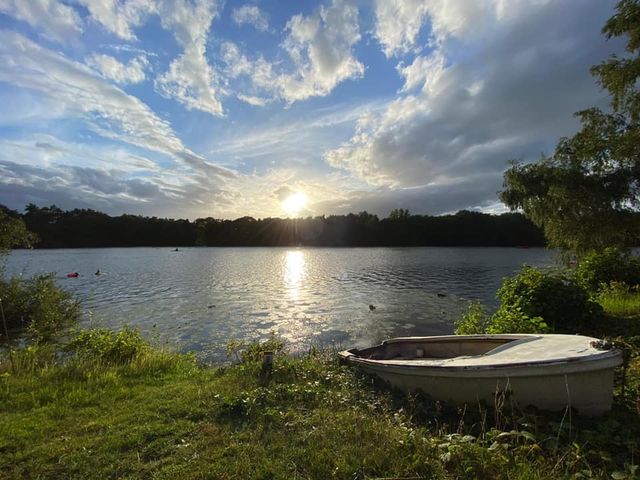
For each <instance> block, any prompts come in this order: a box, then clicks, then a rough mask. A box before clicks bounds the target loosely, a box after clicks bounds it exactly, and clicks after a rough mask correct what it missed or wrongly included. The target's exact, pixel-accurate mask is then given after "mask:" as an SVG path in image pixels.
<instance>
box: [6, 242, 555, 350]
mask: <svg viewBox="0 0 640 480" xmlns="http://www.w3.org/2000/svg"><path fill="white" fill-rule="evenodd" d="M551 260H552V258H551V254H550V253H549V252H547V251H545V250H542V249H528V250H521V249H508V248H405V249H394V248H375V249H357V248H356V249H331V248H315V249H314V248H309V249H284V248H271V249H269V248H184V249H181V251H180V252H179V253H176V252H172V251H171V250H170V249H163V248H132V249H77V250H72V249H63V250H35V251H14V252H12V253H11V255H10V257H9V258H8V261H7V272H8V273H16V274H19V273H21V272H24V274H31V273H46V272H57V276H56V281H57V282H58V283H59V284H60V285H62V286H63V287H65V288H68V289H69V290H71V291H72V292H74V293H75V294H76V295H77V296H78V298H79V299H80V300H81V302H82V306H83V311H84V315H83V322H84V323H85V324H92V325H105V326H110V327H118V326H120V325H123V324H129V325H133V326H136V327H138V328H140V329H141V330H143V331H144V332H149V333H150V332H152V331H154V330H155V331H157V332H159V334H160V336H161V337H162V338H164V339H166V340H167V341H169V342H171V343H175V344H179V345H180V346H181V348H182V349H183V350H196V351H198V352H200V354H201V355H202V356H203V357H204V358H206V359H211V360H220V359H221V358H222V357H223V352H224V345H225V344H226V342H227V340H228V339H230V338H236V339H242V340H253V339H260V338H264V337H265V336H267V335H268V334H269V333H270V332H276V333H277V334H279V335H281V336H283V337H284V338H286V339H287V340H288V341H289V343H290V344H291V345H292V346H293V347H294V348H299V349H304V348H308V347H309V346H310V345H311V344H318V343H319V344H341V345H355V346H363V345H367V344H370V343H372V342H376V341H379V340H382V339H384V338H387V337H390V336H396V335H428V334H444V333H451V332H452V330H453V322H454V321H455V319H456V318H458V317H459V316H460V314H461V313H462V312H463V311H464V309H465V308H466V305H467V303H468V301H469V300H470V299H478V300H481V301H483V302H485V303H487V304H489V305H492V306H493V305H495V298H494V295H495V291H496V290H497V288H498V287H499V285H500V283H501V280H502V278H503V277H505V276H507V275H510V274H511V273H512V272H513V271H515V270H517V269H518V268H519V267H520V265H521V264H523V263H527V264H529V265H534V266H543V265H548V264H550V263H551ZM98 268H99V269H100V270H101V271H102V272H104V275H100V276H95V275H93V272H95V271H96V270H97V269H98ZM70 271H77V272H80V277H79V278H66V276H65V274H66V272H70ZM369 305H374V306H375V307H376V308H375V310H373V311H371V310H370V309H369ZM154 327H155V328H154Z"/></svg>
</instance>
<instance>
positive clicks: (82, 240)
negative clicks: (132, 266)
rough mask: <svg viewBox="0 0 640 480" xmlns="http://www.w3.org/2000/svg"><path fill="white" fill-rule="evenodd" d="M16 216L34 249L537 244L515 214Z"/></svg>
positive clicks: (34, 209)
mask: <svg viewBox="0 0 640 480" xmlns="http://www.w3.org/2000/svg"><path fill="white" fill-rule="evenodd" d="M0 207H1V208H3V210H5V211H7V212H8V213H9V214H10V215H12V216H16V217H20V218H22V219H23V220H24V221H25V223H26V225H27V228H28V229H29V230H30V231H32V232H34V233H36V234H37V235H38V238H39V241H38V243H37V244H36V246H37V247H38V248H62V247H69V248H78V247H138V246H297V245H303V246H367V247H368V246H543V245H544V244H545V239H544V236H543V234H542V232H541V230H540V229H538V228H537V227H536V226H535V225H533V224H532V223H531V222H530V221H529V220H527V219H526V218H525V217H524V216H523V215H521V214H518V213H504V214H502V215H489V214H485V213H479V212H470V211H466V210H462V211H460V212H458V213H456V214H455V215H441V216H429V215H411V214H409V212H408V211H407V210H402V209H397V210H393V211H392V212H391V214H390V215H389V217H387V218H383V219H380V218H378V217H377V216H376V215H372V214H370V213H367V212H360V213H358V214H348V215H329V216H321V217H308V218H300V219H289V218H284V219H283V218H264V219H259V220H256V219H255V218H252V217H242V218H238V219H236V220H218V219H214V218H199V219H197V220H195V221H189V220H173V219H166V218H157V217H143V216H139V215H121V216H118V217H111V216H109V215H107V214H105V213H101V212H97V211H95V210H85V209H75V210H71V211H63V210H61V209H60V208H58V207H56V206H55V205H52V206H50V207H38V206H36V205H34V204H29V205H27V207H26V209H25V213H24V214H20V213H18V212H15V211H12V210H9V209H7V208H6V207H2V206H0Z"/></svg>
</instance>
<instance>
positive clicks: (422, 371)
mask: <svg viewBox="0 0 640 480" xmlns="http://www.w3.org/2000/svg"><path fill="white" fill-rule="evenodd" d="M536 338H540V339H542V338H544V335H535V334H496V335H482V334H480V335H441V336H428V337H396V338H392V339H389V340H385V341H384V342H382V343H381V344H379V345H376V346H374V347H369V348H375V347H382V346H384V345H386V344H389V343H402V342H406V343H412V342H420V341H428V340H430V339H431V340H436V339H437V340H438V341H442V342H445V343H446V342H450V341H456V340H457V341H461V340H462V341H464V340H467V341H468V340H472V341H473V340H477V341H482V340H490V339H513V341H518V340H523V339H526V340H529V339H536ZM594 340H595V339H594ZM508 343H510V342H508ZM505 345H506V344H505ZM502 346H503V345H501V346H499V347H496V348H500V347H502ZM359 351H360V349H357V348H353V349H350V350H344V351H342V352H339V354H338V355H339V356H340V357H341V358H342V359H343V360H345V361H348V362H350V363H352V364H357V365H362V366H366V367H370V368H371V369H382V370H394V373H395V374H398V375H401V374H405V375H423V376H438V377H446V376H451V375H457V376H466V375H465V374H468V375H477V374H478V373H482V377H483V378H487V377H489V378H490V377H493V376H499V377H504V376H505V372H506V371H512V376H541V375H563V374H573V373H580V372H589V371H597V370H606V369H609V368H615V367H617V366H619V365H621V364H622V362H623V359H622V352H621V351H620V350H618V349H611V350H602V351H598V352H597V353H594V354H592V355H589V356H584V357H573V358H568V359H559V358H554V359H547V360H534V361H520V362H517V361H516V362H513V363H493V364H491V363H489V364H483V365H477V364H476V365H473V364H471V365H429V364H424V363H422V364H420V363H418V362H428V361H429V359H426V358H424V359H423V358H416V359H411V360H393V359H381V360H375V359H369V358H363V357H359V356H358V355H357V353H356V352H359ZM487 353H488V352H487ZM483 355H484V354H483ZM478 356H481V355H474V356H471V357H472V358H474V357H478ZM461 357H465V356H461ZM452 358H458V357H452ZM432 360H446V359H432ZM596 364H602V365H596ZM554 367H555V368H554ZM560 367H562V371H559V372H557V373H553V372H552V371H549V368H551V369H552V370H559V369H560ZM536 368H544V369H545V370H544V371H541V372H539V373H536V372H535V371H534V369H536ZM492 372H495V374H494V375H491V373H492Z"/></svg>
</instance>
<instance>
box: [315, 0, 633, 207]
mask: <svg viewBox="0 0 640 480" xmlns="http://www.w3.org/2000/svg"><path fill="white" fill-rule="evenodd" d="M381 3H386V2H381ZM424 3H425V5H427V6H428V9H427V12H428V13H427V14H425V17H424V18H423V20H422V21H423V22H425V24H426V23H427V19H428V20H429V22H428V23H430V24H432V25H433V28H434V29H435V30H434V31H433V32H431V33H432V38H435V37H437V41H436V42H435V43H433V44H432V45H431V46H430V48H431V52H430V53H429V54H426V55H425V54H423V55H419V56H417V57H415V58H414V60H413V61H412V62H411V63H410V64H409V65H406V66H405V65H404V64H400V65H399V66H398V71H399V73H400V74H401V75H402V77H403V78H404V80H405V83H404V86H403V88H402V90H401V91H400V92H399V93H400V95H399V97H398V98H397V99H396V100H395V101H393V102H391V103H390V104H389V106H388V107H387V109H386V110H385V111H384V112H383V113H382V114H380V115H364V116H363V117H362V118H361V120H360V121H359V122H358V126H357V128H356V131H355V133H354V135H353V136H352V138H351V139H350V140H349V141H348V142H344V143H343V144H342V145H340V146H339V147H338V148H334V149H332V150H330V151H327V152H326V154H325V159H326V161H327V162H328V164H329V165H331V166H333V167H335V168H338V169H341V170H344V171H346V172H349V173H350V174H352V175H354V176H355V177H357V178H359V179H361V180H362V181H365V182H367V183H368V184H369V185H371V186H372V187H377V188H383V189H386V190H384V191H386V192H387V193H386V194H385V195H382V196H381V197H380V202H383V203H384V200H383V199H384V198H386V202H387V203H386V205H390V202H392V201H395V199H401V198H407V201H409V199H411V202H413V203H412V205H415V204H417V203H418V202H419V200H420V199H421V201H422V202H423V207H422V209H421V210H422V211H425V210H428V211H431V212H435V213H438V211H440V212H442V211H450V210H451V209H452V207H450V208H445V207H444V206H443V201H444V199H445V197H446V195H445V193H446V192H447V191H448V192H450V204H451V205H456V207H457V208H463V207H464V205H463V203H464V202H469V203H467V205H483V204H487V205H488V204H489V203H495V198H496V197H495V192H496V191H497V190H499V189H500V185H501V178H502V172H503V171H504V169H505V168H506V165H507V161H508V160H509V159H513V158H521V159H523V160H535V159H536V158H537V157H538V156H539V154H540V152H543V151H549V150H550V149H552V148H553V145H554V144H555V142H556V141H557V139H558V138H559V137H560V136H563V135H570V134H571V133H572V132H574V131H575V129H576V127H577V122H576V120H575V119H574V118H573V115H572V114H573V112H575V111H577V110H580V109H582V108H585V107H587V106H590V105H593V104H594V102H598V101H599V102H600V104H601V105H602V104H604V103H605V102H606V98H605V95H604V94H603V93H602V92H600V93H599V89H598V87H597V85H595V83H594V81H593V79H592V78H591V77H590V75H589V67H590V66H591V65H592V64H594V63H597V62H598V61H600V60H602V59H604V58H606V57H607V56H608V54H609V53H611V52H612V51H615V50H616V49H618V51H621V49H619V45H618V46H616V45H615V44H614V45H612V44H607V43H606V42H605V39H603V38H602V37H601V35H600V27H601V25H602V24H603V23H604V21H605V20H606V19H607V18H608V17H609V16H610V15H611V13H612V11H613V1H608V2H602V1H601V0H588V1H587V2H584V1H582V2H577V1H573V2H569V1H568V2H544V1H539V2H515V3H509V4H505V3H504V2H502V1H500V0H495V1H485V2H457V1H451V2H449V1H447V2H444V3H443V2H439V1H432V2H424ZM390 4H391V2H389V5H390ZM507 5H508V7H507ZM378 6H379V7H380V4H378ZM465 6H466V7H467V8H466V9H465ZM480 7H482V11H480V10H479V9H480ZM454 12H455V13H457V16H456V15H454V14H453V13H454ZM586 12H588V15H587V14H586ZM396 15H397V16H398V17H401V16H402V14H401V12H400V13H398V12H396ZM472 20H475V21H472ZM416 28H417V30H416V31H419V29H420V25H418V26H417V27H416ZM414 30H415V29H414ZM541 31H544V32H545V33H544V35H543V36H541V35H540V32H541ZM434 36H435V37H434ZM378 39H379V40H380V41H381V44H382V45H383V47H385V48H386V50H385V53H387V54H388V55H389V54H393V53H397V52H402V51H406V50H407V49H410V48H413V47H414V44H413V43H412V42H413V41H414V40H415V38H414V37H412V36H411V35H408V36H404V37H396V38H392V37H389V36H387V37H384V41H383V40H382V39H383V37H382V36H381V34H380V33H379V32H378ZM612 49H613V50H612ZM470 51H472V52H473V55H467V54H465V52H470ZM410 192H411V193H410ZM470 192H473V195H470ZM359 198H360V199H361V200H363V202H355V203H354V205H356V204H358V205H362V203H366V202H367V201H372V198H371V196H369V195H365V194H363V195H362V196H361V197H359ZM380 202H377V201H376V202H375V203H380Z"/></svg>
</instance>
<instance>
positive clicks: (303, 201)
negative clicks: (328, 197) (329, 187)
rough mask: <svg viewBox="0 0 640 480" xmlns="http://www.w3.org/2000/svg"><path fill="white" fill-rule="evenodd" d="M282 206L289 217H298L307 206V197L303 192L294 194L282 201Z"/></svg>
mask: <svg viewBox="0 0 640 480" xmlns="http://www.w3.org/2000/svg"><path fill="white" fill-rule="evenodd" d="M281 206H282V209H283V210H284V211H285V212H286V213H287V215H297V214H298V213H300V212H301V211H302V209H304V207H306V206H307V196H306V195H305V194H304V193H303V192H296V193H293V194H291V195H289V196H288V197H287V198H285V199H284V200H283V201H282V203H281Z"/></svg>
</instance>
